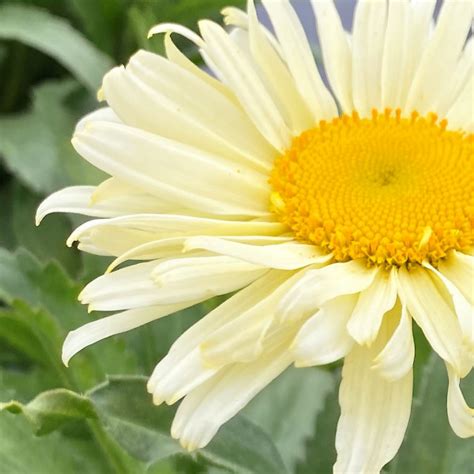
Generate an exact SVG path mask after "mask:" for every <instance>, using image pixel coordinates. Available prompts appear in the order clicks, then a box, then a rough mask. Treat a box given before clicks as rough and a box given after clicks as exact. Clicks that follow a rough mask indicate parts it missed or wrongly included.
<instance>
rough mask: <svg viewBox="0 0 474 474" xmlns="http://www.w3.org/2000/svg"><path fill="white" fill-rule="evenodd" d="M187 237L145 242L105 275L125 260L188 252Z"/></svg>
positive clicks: (250, 239) (258, 239)
mask: <svg viewBox="0 0 474 474" xmlns="http://www.w3.org/2000/svg"><path fill="white" fill-rule="evenodd" d="M222 238H223V239H226V240H231V241H236V242H242V243H245V244H252V245H262V244H265V243H271V244H275V243H277V242H286V241H288V240H291V238H289V237H265V236H263V237H262V236H239V235H233V236H225V237H222ZM187 239H188V237H185V236H184V237H170V238H165V239H158V240H152V241H149V242H146V243H144V244H141V245H138V246H136V247H133V248H131V249H130V250H127V251H126V252H125V253H123V254H121V255H120V256H119V257H117V258H116V259H115V260H114V261H113V262H112V263H111V264H110V265H109V267H108V268H107V273H108V272H110V271H112V270H113V269H115V268H116V267H117V266H119V265H120V264H121V263H123V262H125V261H127V260H156V259H158V258H164V257H171V256H173V255H178V254H180V253H181V252H188V251H189V249H186V248H185V243H186V240H187Z"/></svg>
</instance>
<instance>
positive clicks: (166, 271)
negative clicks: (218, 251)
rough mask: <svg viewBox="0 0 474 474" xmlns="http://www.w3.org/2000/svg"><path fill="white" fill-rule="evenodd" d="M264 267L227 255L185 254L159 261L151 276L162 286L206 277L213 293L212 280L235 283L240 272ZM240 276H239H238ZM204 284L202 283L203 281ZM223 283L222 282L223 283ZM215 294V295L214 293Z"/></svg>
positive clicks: (192, 281) (193, 282) (190, 281)
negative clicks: (180, 256)
mask: <svg viewBox="0 0 474 474" xmlns="http://www.w3.org/2000/svg"><path fill="white" fill-rule="evenodd" d="M262 270H263V269H262V267H261V266H258V265H253V264H251V263H247V262H244V261H242V260H239V259H236V258H232V257H227V256H225V255H211V256H196V257H194V256H185V257H183V258H179V259H167V260H165V261H163V262H160V263H158V265H156V267H155V268H154V269H153V270H152V272H151V277H152V278H153V280H154V281H155V283H156V284H157V285H159V286H160V287H166V286H168V285H170V286H171V285H173V284H183V283H185V282H186V283H187V284H188V285H190V286H191V285H195V284H196V285H199V284H200V280H201V279H206V280H207V282H206V284H205V286H206V285H207V286H209V288H210V289H209V291H210V292H211V293H212V287H213V285H212V283H211V280H212V279H213V278H215V279H222V280H224V279H227V280H229V281H228V283H227V284H229V283H230V285H231V286H233V285H234V281H232V279H233V277H235V276H237V275H238V274H239V273H247V272H254V271H257V272H259V271H262ZM237 278H238V277H237ZM201 284H202V283H201ZM221 284H222V283H221ZM213 296H214V295H213Z"/></svg>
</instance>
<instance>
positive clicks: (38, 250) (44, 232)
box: [10, 183, 81, 272]
mask: <svg viewBox="0 0 474 474" xmlns="http://www.w3.org/2000/svg"><path fill="white" fill-rule="evenodd" d="M42 200H43V198H42V197H40V196H38V195H35V194H33V193H31V192H30V191H28V189H26V188H25V187H23V186H20V185H18V184H17V183H16V185H15V186H14V188H13V206H12V207H13V209H12V216H11V222H10V224H11V225H10V227H11V228H12V229H13V232H14V236H15V242H16V245H15V246H16V247H20V246H21V247H26V248H28V249H29V251H30V252H32V253H33V254H34V255H35V256H36V257H37V258H38V259H39V260H41V261H43V262H47V261H48V260H57V261H59V262H60V263H61V264H62V265H64V267H65V268H66V269H67V270H68V271H69V272H77V270H78V267H80V264H81V260H80V255H79V252H78V251H77V250H76V249H70V248H68V247H67V246H66V245H65V244H64V241H65V238H66V236H68V235H69V234H70V233H71V231H72V227H71V222H70V220H69V219H68V218H67V217H66V216H64V215H58V216H55V218H54V219H46V220H45V222H44V223H43V224H42V225H41V226H39V227H36V226H35V224H34V219H35V214H36V209H37V208H38V205H39V204H40V202H41V201H42Z"/></svg>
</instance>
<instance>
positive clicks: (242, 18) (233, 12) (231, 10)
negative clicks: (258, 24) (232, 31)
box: [221, 7, 248, 29]
mask: <svg viewBox="0 0 474 474" xmlns="http://www.w3.org/2000/svg"><path fill="white" fill-rule="evenodd" d="M221 15H222V16H223V17H224V18H223V20H224V24H225V25H227V26H238V27H239V28H243V29H247V28H248V17H247V13H245V12H244V11H243V10H241V9H240V8H237V7H225V8H223V9H222V10H221Z"/></svg>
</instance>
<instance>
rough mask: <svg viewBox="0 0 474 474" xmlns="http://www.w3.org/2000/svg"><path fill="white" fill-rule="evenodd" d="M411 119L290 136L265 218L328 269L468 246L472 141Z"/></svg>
mask: <svg viewBox="0 0 474 474" xmlns="http://www.w3.org/2000/svg"><path fill="white" fill-rule="evenodd" d="M446 125H447V123H446V121H442V122H438V121H437V117H436V115H434V114H429V115H428V116H426V117H420V116H419V115H418V114H417V113H416V112H415V113H413V114H412V116H411V117H410V118H402V117H401V115H400V112H399V111H397V112H396V113H394V114H392V113H391V112H390V110H387V111H385V113H378V112H376V111H374V112H373V113H372V117H371V118H367V119H361V118H359V116H358V115H357V114H356V113H354V114H353V115H352V116H348V115H343V116H342V117H338V118H335V119H334V120H333V121H332V122H330V123H328V122H324V121H322V122H320V123H319V124H318V126H317V127H315V128H313V129H311V130H307V131H306V132H304V133H302V134H301V135H300V136H298V137H296V138H295V139H294V140H293V142H292V144H291V147H290V148H289V149H288V150H287V152H286V153H285V154H284V155H282V156H280V157H278V158H277V159H276V161H275V165H274V168H273V171H272V174H271V177H270V183H271V185H272V187H273V193H272V195H271V209H272V211H273V212H275V213H276V214H277V215H278V217H279V219H280V221H281V222H283V223H284V224H286V225H288V226H289V227H290V228H291V229H292V231H293V232H294V234H295V236H296V238H297V239H298V240H301V241H304V242H310V243H313V244H315V245H317V246H319V247H321V248H323V249H325V250H327V251H328V252H332V253H333V255H334V258H335V259H336V260H338V261H347V260H350V259H358V258H367V259H368V262H369V263H372V264H380V265H388V266H392V265H396V266H400V265H403V264H406V263H410V262H411V263H421V262H422V261H423V260H429V261H430V262H431V263H434V264H436V262H437V261H438V260H439V259H441V258H443V257H445V256H446V253H447V252H448V251H449V250H452V249H456V250H467V249H468V248H469V247H472V246H473V244H474V135H473V134H470V135H468V134H466V133H464V132H461V131H460V132H458V131H447V130H446Z"/></svg>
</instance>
